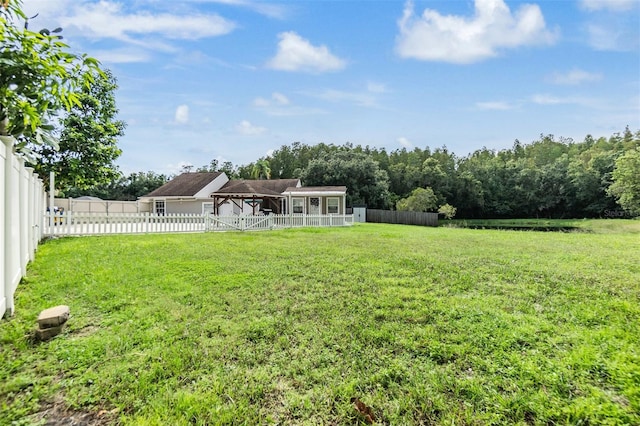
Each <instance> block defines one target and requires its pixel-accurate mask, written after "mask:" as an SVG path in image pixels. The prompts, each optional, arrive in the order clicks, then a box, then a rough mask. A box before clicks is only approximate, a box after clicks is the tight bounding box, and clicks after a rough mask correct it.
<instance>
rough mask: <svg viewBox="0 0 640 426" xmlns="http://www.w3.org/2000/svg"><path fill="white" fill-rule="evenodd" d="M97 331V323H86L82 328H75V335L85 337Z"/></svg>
mask: <svg viewBox="0 0 640 426" xmlns="http://www.w3.org/2000/svg"><path fill="white" fill-rule="evenodd" d="M96 331H98V327H97V326H95V325H85V326H84V327H82V328H79V329H77V330H73V331H72V333H73V336H74V337H85V336H90V335H92V334H93V333H95V332H96Z"/></svg>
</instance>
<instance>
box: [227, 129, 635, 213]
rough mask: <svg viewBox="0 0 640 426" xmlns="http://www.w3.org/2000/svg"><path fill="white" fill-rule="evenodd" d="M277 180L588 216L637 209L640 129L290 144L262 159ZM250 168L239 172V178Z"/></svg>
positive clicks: (366, 201)
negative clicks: (454, 145)
mask: <svg viewBox="0 0 640 426" xmlns="http://www.w3.org/2000/svg"><path fill="white" fill-rule="evenodd" d="M266 160H268V161H269V165H270V169H271V176H272V177H273V178H301V179H302V181H303V183H304V185H306V186H315V185H346V186H347V187H348V188H349V191H348V202H349V204H350V205H366V206H367V207H370V208H383V209H389V208H390V209H400V210H422V211H436V210H437V209H438V207H439V206H448V207H454V208H455V209H456V212H457V216H458V217H464V218H532V217H544V218H576V217H579V218H582V217H606V216H607V215H610V214H611V212H618V213H617V215H618V216H620V215H621V212H624V215H629V216H631V215H638V214H640V131H636V132H635V133H633V132H631V130H630V129H629V128H628V127H627V128H625V129H624V130H623V131H622V132H620V133H614V134H613V135H611V136H610V137H609V138H605V137H601V138H598V139H595V138H593V137H592V136H589V135H588V136H586V137H585V139H584V140H583V141H582V142H575V141H573V140H572V139H566V138H555V137H554V136H553V135H540V138H539V139H538V140H536V141H533V142H532V143H529V144H522V143H521V142H519V141H518V140H516V141H515V142H514V144H513V146H512V147H511V148H509V149H503V150H492V149H487V148H482V149H480V150H477V151H475V152H473V153H471V154H468V155H466V156H462V157H458V156H456V155H455V154H454V153H453V152H451V151H449V150H448V149H447V148H446V147H441V148H435V149H431V148H429V147H426V148H424V149H421V148H414V149H412V150H408V149H406V148H403V149H398V150H394V151H391V152H387V151H386V150H385V149H384V148H382V149H378V148H370V147H368V146H365V147H362V146H353V145H351V144H345V145H341V146H337V145H331V144H329V145H327V144H318V145H314V146H309V145H306V144H301V143H294V144H292V145H290V146H282V147H281V148H280V149H278V150H276V151H274V152H273V154H272V155H271V156H270V157H268V158H266ZM250 169H251V165H249V166H244V167H241V168H239V169H238V174H239V175H240V176H242V175H243V174H246V171H247V170H250Z"/></svg>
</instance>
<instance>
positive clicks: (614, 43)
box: [586, 22, 640, 51]
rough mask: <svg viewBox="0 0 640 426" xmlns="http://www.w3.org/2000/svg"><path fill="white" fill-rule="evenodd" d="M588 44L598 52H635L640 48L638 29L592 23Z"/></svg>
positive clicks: (618, 24)
mask: <svg viewBox="0 0 640 426" xmlns="http://www.w3.org/2000/svg"><path fill="white" fill-rule="evenodd" d="M586 28H587V33H588V42H589V45H590V46H591V47H593V48H594V49H596V50H608V51H635V50H637V49H638V48H639V47H640V37H638V28H637V26H636V27H633V26H632V25H628V26H627V25H625V24H624V23H621V22H618V23H604V22H598V23H590V24H588V25H587V26H586Z"/></svg>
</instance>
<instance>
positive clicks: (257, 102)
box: [253, 92, 291, 108]
mask: <svg viewBox="0 0 640 426" xmlns="http://www.w3.org/2000/svg"><path fill="white" fill-rule="evenodd" d="M290 103H291V102H290V101H289V98H287V97H286V96H285V95H283V94H282V93H278V92H273V93H272V94H271V99H265V98H262V97H257V98H255V99H254V100H253V106H254V107H256V108H269V107H271V106H285V105H289V104H290Z"/></svg>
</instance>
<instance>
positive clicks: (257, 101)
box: [253, 97, 271, 108]
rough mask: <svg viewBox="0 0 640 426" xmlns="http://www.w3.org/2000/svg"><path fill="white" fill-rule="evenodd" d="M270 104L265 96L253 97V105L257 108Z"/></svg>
mask: <svg viewBox="0 0 640 426" xmlns="http://www.w3.org/2000/svg"><path fill="white" fill-rule="evenodd" d="M270 105H271V102H270V101H269V100H268V99H265V98H260V97H258V98H255V99H254V100H253V106H254V107H257V108H267V107H269V106H270Z"/></svg>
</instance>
